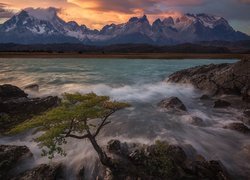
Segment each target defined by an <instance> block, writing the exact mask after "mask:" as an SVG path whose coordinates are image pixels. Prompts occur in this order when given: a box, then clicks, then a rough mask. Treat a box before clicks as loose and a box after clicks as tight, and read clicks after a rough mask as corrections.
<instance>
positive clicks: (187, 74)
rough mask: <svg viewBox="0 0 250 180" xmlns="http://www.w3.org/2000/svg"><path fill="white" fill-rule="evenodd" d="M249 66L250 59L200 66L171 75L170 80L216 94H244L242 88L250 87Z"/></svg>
mask: <svg viewBox="0 0 250 180" xmlns="http://www.w3.org/2000/svg"><path fill="white" fill-rule="evenodd" d="M249 67H250V61H249V60H242V61H239V62H237V63H235V64H218V65H215V64H210V65H204V66H198V67H194V68H189V69H185V70H182V71H178V72H176V73H174V74H172V75H170V76H169V79H168V82H172V83H190V84H192V85H193V86H195V87H196V88H198V89H201V90H204V91H207V92H209V93H212V94H214V95H218V94H236V95H242V96H243V94H242V92H243V91H242V90H243V89H249V88H247V87H250V74H249ZM244 92H246V90H244ZM244 96H246V94H244ZM245 98H246V97H245Z"/></svg>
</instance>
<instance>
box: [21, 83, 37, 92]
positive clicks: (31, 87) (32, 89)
mask: <svg viewBox="0 0 250 180" xmlns="http://www.w3.org/2000/svg"><path fill="white" fill-rule="evenodd" d="M24 89H25V90H30V91H35V92H38V91H39V85H38V84H29V85H27V86H25V87H24Z"/></svg>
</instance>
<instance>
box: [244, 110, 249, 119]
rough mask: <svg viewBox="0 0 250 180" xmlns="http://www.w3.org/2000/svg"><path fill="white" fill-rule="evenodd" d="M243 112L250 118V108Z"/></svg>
mask: <svg viewBox="0 0 250 180" xmlns="http://www.w3.org/2000/svg"><path fill="white" fill-rule="evenodd" d="M243 114H244V116H246V117H248V118H250V109H246V110H244V112H243Z"/></svg>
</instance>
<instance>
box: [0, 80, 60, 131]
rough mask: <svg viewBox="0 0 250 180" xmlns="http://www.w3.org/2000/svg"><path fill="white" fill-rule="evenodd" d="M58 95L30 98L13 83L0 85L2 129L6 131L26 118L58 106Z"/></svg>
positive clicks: (0, 124)
mask: <svg viewBox="0 0 250 180" xmlns="http://www.w3.org/2000/svg"><path fill="white" fill-rule="evenodd" d="M59 103H60V99H59V98H58V97H52V96H49V97H45V98H28V97H27V94H25V93H24V91H22V90H21V89H19V88H18V87H16V86H12V85H1V86H0V131H2V132H4V131H6V130H8V129H9V128H11V127H13V126H15V125H16V124H18V123H21V122H23V121H24V120H26V119H28V118H31V117H33V116H34V115H38V114H40V113H42V112H45V111H47V110H48V109H50V108H53V107H56V106H57V105H58V104H59Z"/></svg>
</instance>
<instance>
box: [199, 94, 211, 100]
mask: <svg viewBox="0 0 250 180" xmlns="http://www.w3.org/2000/svg"><path fill="white" fill-rule="evenodd" d="M200 99H201V100H208V99H210V96H208V95H206V94H203V95H202V96H201V97H200Z"/></svg>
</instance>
